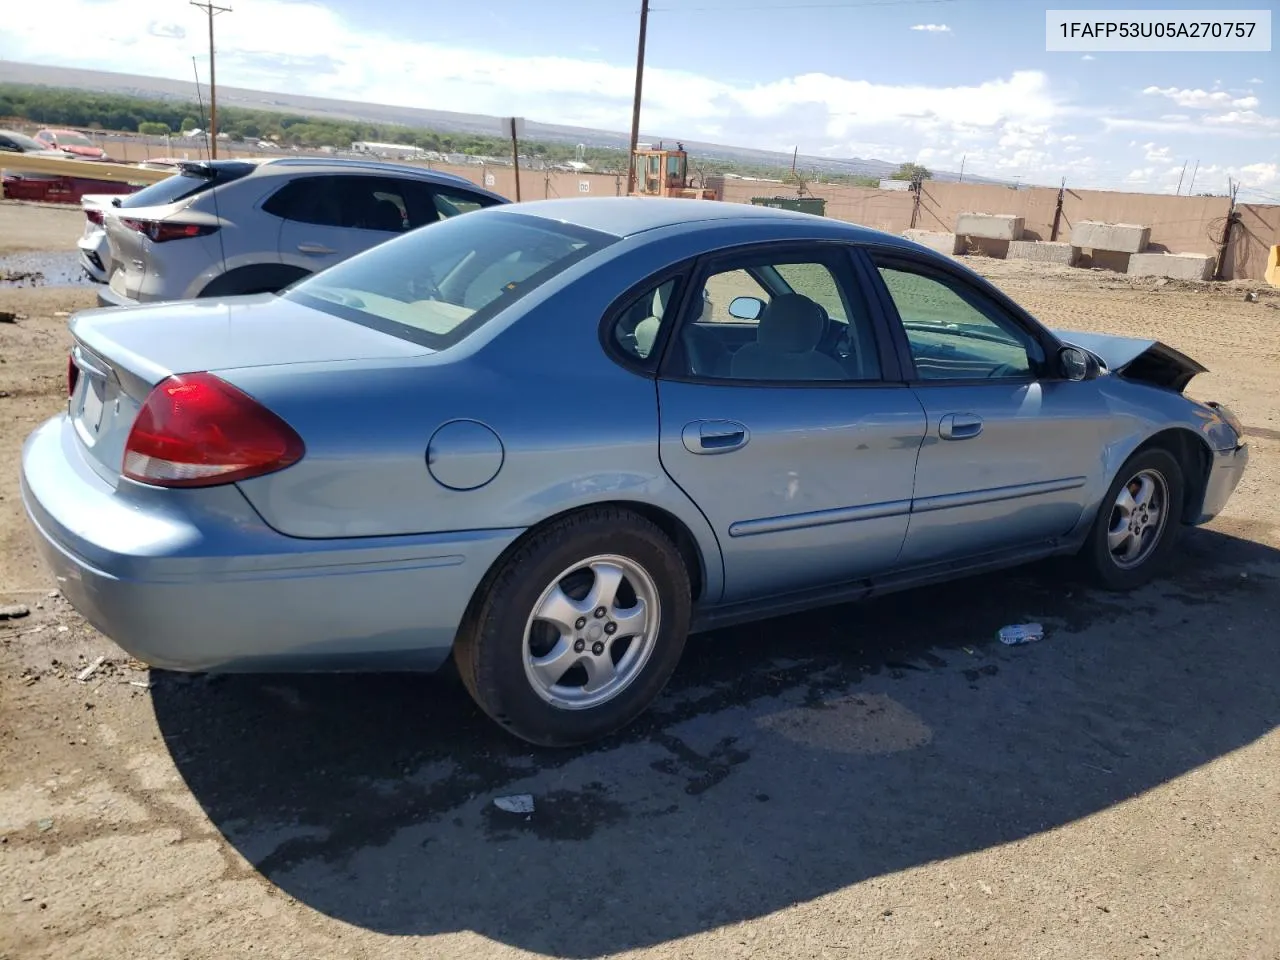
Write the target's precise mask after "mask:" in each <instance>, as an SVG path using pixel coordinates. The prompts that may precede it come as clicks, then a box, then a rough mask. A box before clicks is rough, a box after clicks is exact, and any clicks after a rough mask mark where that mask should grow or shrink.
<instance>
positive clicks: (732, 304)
mask: <svg viewBox="0 0 1280 960" xmlns="http://www.w3.org/2000/svg"><path fill="white" fill-rule="evenodd" d="M852 283H853V281H852V277H851V271H850V268H849V266H848V264H847V262H846V261H845V260H843V259H842V258H840V257H839V256H838V255H834V254H833V255H830V256H828V255H827V254H825V253H824V254H822V255H818V256H814V257H813V258H812V259H806V258H804V257H788V258H778V259H768V258H766V259H760V258H753V259H751V260H750V261H748V262H747V263H744V264H742V265H740V266H739V265H734V264H732V263H725V264H724V266H723V267H720V268H716V269H713V270H712V271H711V272H710V273H709V274H708V276H707V278H706V280H705V282H704V283H703V284H702V285H701V289H699V290H697V291H695V292H694V295H693V297H692V300H691V306H689V307H688V308H687V309H688V315H687V317H686V322H685V323H683V324H682V326H681V330H680V335H679V337H677V340H676V344H677V346H676V349H675V350H674V351H673V352H672V361H671V362H672V367H671V372H672V373H675V374H676V375H678V376H686V377H696V378H700V379H702V378H710V379H715V380H738V381H743V380H745V381H760V380H768V381H778V380H784V381H796V382H805V381H851V380H879V379H880V376H881V371H880V360H879V356H878V355H877V352H876V342H875V334H874V331H873V329H872V326H871V319H870V314H869V312H868V310H867V309H866V307H865V302H864V301H863V299H862V297H861V294H860V292H859V291H857V290H856V289H854V288H853V286H852Z"/></svg>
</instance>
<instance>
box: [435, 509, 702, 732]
mask: <svg viewBox="0 0 1280 960" xmlns="http://www.w3.org/2000/svg"><path fill="white" fill-rule="evenodd" d="M690 608H691V597H690V586H689V572H688V570H687V568H686V566H685V563H684V559H683V558H682V557H681V555H680V551H679V550H678V549H677V548H676V546H675V544H674V543H672V542H671V540H670V539H669V538H668V537H667V536H666V534H664V533H663V532H662V531H661V530H660V529H659V528H658V527H657V526H655V525H654V524H653V523H650V522H649V521H648V520H646V519H644V518H643V517H640V516H638V515H636V514H634V513H632V512H630V511H628V510H622V509H618V508H614V507H597V508H592V509H589V510H585V511H583V512H581V513H578V514H574V515H571V516H568V517H565V518H563V519H561V520H558V521H556V522H554V523H552V524H550V525H549V526H547V527H546V528H544V529H542V530H539V531H538V532H536V533H534V534H533V535H532V536H530V537H529V538H528V540H526V541H525V542H523V543H521V544H520V545H519V546H518V548H517V549H516V550H514V551H512V553H511V554H510V555H509V556H508V557H507V558H506V559H505V560H504V561H502V562H501V563H500V564H499V565H498V566H497V567H496V568H495V570H494V571H492V572H491V573H490V574H489V576H487V577H486V578H485V581H484V583H482V584H481V586H480V589H479V590H478V591H477V596H476V599H475V600H474V601H473V603H472V606H471V609H470V610H469V611H468V615H467V617H466V620H465V622H464V623H463V625H462V628H461V630H460V631H459V635H458V639H457V641H456V643H455V644H454V651H453V658H454V662H455V663H456V665H457V668H458V674H459V676H460V677H461V679H462V682H463V685H464V686H465V687H466V688H467V691H468V692H469V693H470V694H471V696H472V698H473V699H474V700H475V701H476V703H477V704H478V705H479V706H480V708H481V709H482V710H483V711H484V712H485V713H486V714H487V715H488V716H489V717H491V718H492V719H493V720H495V721H497V722H498V723H499V724H501V725H502V726H503V727H505V728H506V729H507V730H509V731H510V732H511V733H513V734H515V735H516V736H517V737H520V738H521V739H523V740H526V741H528V742H530V743H534V744H538V745H540V746H571V745H575V744H581V743H587V742H589V741H592V740H596V739H599V738H600V737H604V736H606V735H608V734H610V733H613V732H615V731H617V730H619V729H621V728H623V727H625V726H626V725H628V724H629V723H631V722H632V721H633V720H635V719H636V718H637V717H638V716H640V714H642V713H643V712H644V711H645V710H647V709H648V708H649V706H650V705H651V704H652V703H653V701H654V700H655V699H657V697H658V695H659V694H660V693H661V692H662V689H663V687H665V686H666V684H667V681H668V680H669V679H670V678H671V675H672V673H674V671H675V668H676V665H677V663H678V662H679V660H680V656H681V654H682V653H683V651H684V643H685V638H686V636H687V634H688V631H689V620H690Z"/></svg>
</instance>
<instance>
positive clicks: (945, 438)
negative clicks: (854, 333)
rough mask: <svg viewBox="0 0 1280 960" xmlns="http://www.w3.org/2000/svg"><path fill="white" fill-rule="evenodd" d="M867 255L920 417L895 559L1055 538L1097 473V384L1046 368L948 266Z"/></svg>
mask: <svg viewBox="0 0 1280 960" xmlns="http://www.w3.org/2000/svg"><path fill="white" fill-rule="evenodd" d="M870 256H871V259H872V260H873V262H874V264H875V268H876V272H877V274H878V275H879V277H880V279H881V281H882V283H883V287H882V290H881V293H882V295H883V296H884V300H885V302H886V305H887V308H888V310H889V312H890V313H891V320H892V321H893V322H895V323H897V324H899V327H898V331H897V332H898V333H899V334H900V335H901V337H900V342H901V343H905V344H906V345H907V346H908V347H909V351H910V358H909V365H910V366H911V367H913V368H914V370H913V372H911V373H909V378H910V380H911V389H912V391H913V392H914V394H915V396H917V397H918V398H919V400H920V403H921V405H922V406H923V407H924V410H925V414H926V416H927V417H928V424H927V428H926V432H925V437H924V442H923V443H922V444H921V446H920V456H919V461H918V464H917V467H916V476H915V493H914V495H913V498H912V509H911V522H910V525H909V527H908V530H907V537H906V543H905V544H904V546H903V550H902V557H901V563H902V565H903V566H918V565H921V564H927V563H931V562H934V561H940V560H948V559H955V558H965V557H972V556H976V555H978V554H982V553H986V552H989V551H997V550H1003V549H1008V548H1017V547H1021V546H1031V545H1033V544H1037V543H1041V542H1044V541H1049V540H1052V539H1054V538H1056V537H1060V536H1062V535H1064V534H1066V533H1067V532H1068V531H1069V530H1070V529H1071V528H1072V527H1073V526H1074V525H1075V523H1076V521H1077V520H1078V519H1079V517H1080V514H1081V511H1082V510H1083V508H1084V493H1085V485H1086V483H1087V481H1088V480H1089V479H1092V477H1093V476H1094V475H1095V474H1096V473H1097V471H1099V470H1100V469H1101V437H1102V422H1103V420H1104V419H1105V418H1106V417H1107V416H1108V410H1107V407H1106V404H1105V402H1104V401H1103V399H1102V397H1101V394H1100V392H1099V389H1098V383H1097V381H1096V380H1094V381H1068V380H1065V379H1063V378H1061V377H1060V376H1058V375H1056V373H1055V372H1054V371H1053V368H1052V364H1051V362H1050V361H1051V359H1052V358H1049V357H1046V355H1045V349H1044V348H1043V347H1042V345H1041V344H1040V342H1039V341H1038V339H1037V338H1036V337H1035V336H1034V335H1033V334H1032V332H1031V331H1030V330H1029V329H1028V328H1027V327H1026V326H1025V325H1023V324H1022V323H1021V322H1020V321H1019V320H1018V318H1016V317H1015V316H1013V314H1012V313H1011V312H1009V311H1008V310H1006V309H1005V308H1004V307H1003V306H1002V305H1001V304H1000V303H999V302H998V301H997V300H996V299H994V298H993V297H991V296H989V295H988V294H987V293H985V292H984V291H982V290H981V289H979V288H978V287H977V286H976V285H974V284H973V283H971V282H970V281H968V280H967V279H964V278H963V277H962V276H960V275H959V274H958V273H956V272H952V271H950V270H946V269H944V268H942V267H940V266H935V265H933V264H931V263H926V262H923V261H922V260H919V259H916V258H914V257H911V256H906V255H899V254H889V253H886V252H879V251H876V252H872V253H871V254H870Z"/></svg>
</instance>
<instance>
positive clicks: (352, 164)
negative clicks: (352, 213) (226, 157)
mask: <svg viewBox="0 0 1280 960" xmlns="http://www.w3.org/2000/svg"><path fill="white" fill-rule="evenodd" d="M237 159H243V160H244V162H246V163H255V164H257V165H258V166H259V167H261V168H262V169H263V170H264V171H266V170H270V171H275V170H298V169H301V168H306V167H316V168H322V169H326V170H352V171H355V170H366V171H369V172H373V173H389V174H392V175H398V176H402V177H418V178H420V179H425V180H447V181H449V182H451V183H459V184H465V185H467V186H469V187H472V188H474V189H477V190H480V191H482V192H491V191H485V190H484V188H483V187H481V186H478V185H477V184H476V183H474V182H472V181H471V180H468V179H467V178H466V177H462V176H459V175H458V174H456V173H446V172H445V171H443V170H432V169H431V168H430V167H415V166H410V165H409V164H407V163H388V162H386V161H382V160H360V159H356V158H353V157H245V158H237Z"/></svg>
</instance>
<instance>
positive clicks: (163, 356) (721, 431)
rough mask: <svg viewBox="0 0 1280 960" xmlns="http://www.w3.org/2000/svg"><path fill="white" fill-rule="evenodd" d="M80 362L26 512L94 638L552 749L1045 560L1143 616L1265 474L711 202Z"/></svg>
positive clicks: (977, 288)
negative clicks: (842, 625)
mask: <svg viewBox="0 0 1280 960" xmlns="http://www.w3.org/2000/svg"><path fill="white" fill-rule="evenodd" d="M71 331H72V333H73V334H74V342H75V345H74V348H73V350H72V353H71V357H70V363H69V365H68V383H67V389H68V401H67V410H66V412H65V413H62V414H59V415H58V416H56V417H55V418H53V419H51V420H49V421H48V422H47V423H45V424H43V425H42V426H40V427H39V428H38V429H36V430H35V431H34V432H33V433H32V435H31V436H30V437H29V438H28V440H27V442H26V446H25V449H24V451H23V459H22V496H23V502H24V504H25V506H26V509H27V512H28V515H29V517H30V519H31V522H32V523H33V524H34V526H35V528H36V530H37V531H38V532H39V535H40V537H39V539H40V541H41V543H42V548H43V552H44V556H45V558H46V560H47V562H48V563H49V565H50V566H51V567H52V569H53V571H54V573H55V574H56V577H57V581H58V585H59V587H60V588H61V590H62V591H63V593H64V595H65V596H66V597H67V599H68V600H70V602H71V603H72V604H74V605H75V607H76V608H77V609H78V610H79V611H80V612H81V613H83V614H84V616H85V617H86V618H88V620H89V621H90V622H91V623H92V624H93V625H94V626H96V627H97V628H98V629H99V630H101V631H102V632H103V633H105V634H107V635H108V636H110V637H111V638H113V639H114V640H116V641H117V642H118V643H119V644H120V645H121V646H122V647H123V648H124V649H126V650H127V651H129V652H130V653H132V654H134V655H135V656H137V657H138V658H140V659H142V660H144V661H146V662H148V663H150V664H153V665H156V666H159V667H163V668H168V669H171V670H186V671H275V670H344V669H356V670H382V669H420V670H432V669H435V668H437V667H438V666H440V665H441V664H442V663H443V662H444V661H445V660H446V659H447V658H448V657H449V655H450V654H451V653H452V655H453V657H454V659H455V661H456V664H457V667H458V670H459V672H460V674H461V676H462V678H463V680H464V682H465V683H466V685H467V687H468V689H469V690H470V691H471V693H472V695H473V696H474V697H475V699H476V701H477V702H478V703H479V704H480V706H481V707H482V708H483V709H484V710H485V711H486V712H487V713H488V715H489V716H491V717H492V718H493V719H494V720H496V721H497V722H498V723H500V724H502V725H503V726H504V727H506V728H507V729H508V730H510V731H511V732H512V733H513V734H515V735H517V736H519V737H523V738H525V739H527V740H529V741H532V742H535V743H540V744H552V745H555V744H572V743H581V742H584V741H588V740H591V739H593V738H597V737H600V736H603V735H605V734H608V733H610V732H611V731H614V730H617V729H618V728H620V727H622V726H623V725H625V724H627V723H628V722H630V721H631V720H633V719H634V718H635V717H636V716H637V715H639V714H640V713H641V712H642V711H644V710H645V709H646V708H647V707H648V706H649V705H650V704H651V703H652V702H653V700H654V698H655V697H657V696H658V694H659V692H660V691H661V690H662V688H663V685H664V684H665V683H666V682H667V680H668V678H669V677H670V676H671V675H672V672H673V671H674V670H675V669H676V665H677V661H678V660H679V658H680V655H681V651H682V649H683V647H684V643H685V637H686V635H687V634H689V633H690V632H693V631H698V630H704V629H707V628H711V627H718V626H722V625H726V624H730V623H734V622H740V621H743V620H749V619H756V618H762V617H770V616H774V615H777V614H781V613H784V612H790V611H796V610H801V609H807V608H811V607H816V606H821V605H825V604H833V603H840V602H844V601H849V600H854V599H858V598H862V597H866V596H868V595H871V594H874V593H878V592H882V591H887V590H894V589H899V588H903V587H912V586H917V585H920V584H924V583H928V582H931V581H937V580H943V579H949V578H953V577H958V576H962V575H966V574H971V573H974V572H977V571H986V570H992V569H995V568H1000V567H1006V566H1011V565H1014V564H1019V563H1023V562H1026V561H1030V560H1033V559H1037V558H1041V557H1046V556H1049V555H1053V554H1069V555H1074V556H1075V557H1077V558H1078V561H1079V562H1080V564H1081V565H1082V566H1083V567H1084V568H1086V569H1087V570H1088V571H1089V572H1091V573H1092V575H1093V576H1094V578H1095V579H1096V580H1097V582H1099V583H1100V584H1101V585H1103V586H1105V587H1110V588H1114V589H1121V590H1124V589H1131V588H1133V587H1135V586H1138V585H1139V584H1142V583H1144V582H1146V581H1147V580H1148V579H1150V578H1151V577H1152V576H1154V575H1156V574H1157V573H1158V572H1159V571H1160V569H1161V567H1162V564H1163V563H1164V561H1166V560H1167V559H1168V557H1169V554H1170V552H1171V550H1172V549H1173V545H1174V539H1175V535H1176V534H1177V533H1178V531H1179V530H1180V528H1182V527H1185V526H1187V525H1192V524H1199V523H1203V522H1205V521H1207V520H1209V519H1210V518H1212V517H1213V516H1215V515H1216V514H1217V513H1218V512H1219V511H1220V510H1222V508H1223V505H1224V504H1225V503H1226V501H1227V499H1228V497H1229V496H1230V495H1231V493H1232V491H1233V490H1234V489H1235V487H1236V484H1237V483H1238V481H1239V479H1240V476H1241V473H1242V471H1243V470H1244V467H1245V463H1246V460H1247V457H1248V450H1247V447H1246V445H1245V443H1244V441H1243V439H1242V436H1241V428H1240V426H1239V424H1238V422H1237V421H1236V419H1235V418H1234V417H1233V416H1232V415H1231V414H1230V412H1229V411H1227V410H1226V409H1225V408H1223V407H1221V406H1219V405H1216V404H1212V403H1200V402H1197V401H1195V400H1192V399H1190V398H1188V397H1186V396H1184V395H1183V390H1184V388H1185V387H1186V385H1187V383H1188V381H1190V380H1191V378H1192V377H1194V376H1195V375H1196V374H1197V373H1199V372H1202V371H1203V368H1202V367H1200V366H1199V365H1198V364H1196V363H1195V362H1194V361H1192V360H1190V359H1188V358H1187V357H1185V356H1183V355H1182V354H1180V353H1178V352H1177V351H1175V350H1173V349H1171V348H1170V347H1168V346H1165V345H1163V344H1161V343H1158V342H1154V341H1149V340H1133V339H1125V338H1119V337H1107V336H1099V335H1085V334H1067V333H1053V332H1050V331H1049V330H1047V329H1045V328H1044V327H1043V326H1041V325H1040V324H1039V323H1037V322H1036V320H1034V319H1033V318H1032V317H1031V316H1029V315H1028V314H1027V313H1026V311H1024V310H1022V309H1021V308H1019V307H1018V306H1017V304H1015V303H1013V302H1012V301H1011V300H1010V299H1009V298H1008V297H1006V296H1005V295H1004V294H1002V293H1001V292H1000V291H999V290H997V289H996V288H995V287H994V286H992V285H991V284H989V283H987V282H986V281H984V280H983V279H981V278H980V277H978V276H977V275H975V274H974V273H973V272H971V271H970V270H968V269H966V268H965V267H964V266H962V265H960V264H959V263H957V262H956V261H954V260H952V259H950V258H948V257H944V256H942V255H939V254H935V253H932V252H931V251H928V250H926V249H924V248H923V247H920V246H917V245H915V244H913V243H910V242H908V241H906V240H903V239H900V238H898V237H894V236H889V235H886V234H883V233H878V232H875V231H871V230H866V229H863V228H860V227H856V226H852V225H850V224H846V223H840V222H838V221H834V220H828V219H824V218H820V217H813V216H808V215H804V214H798V213H788V212H784V211H780V210H772V209H765V208H758V207H752V206H747V205H736V204H728V203H714V202H710V201H706V202H701V201H699V202H694V201H689V200H659V199H651V198H634V199H633V198H612V199H599V200H593V199H581V200H559V201H545V202H534V203H525V204H515V205H506V206H499V207H494V208H491V209H487V210H480V211H475V212H473V213H471V214H469V215H468V216H465V217H457V218H455V219H453V220H448V221H445V222H443V223H439V224H435V225H432V226H429V227H425V228H422V229H420V230H417V231H414V232H411V233H408V234H406V235H404V236H403V237H400V238H398V239H394V240H392V241H389V242H388V243H386V244H383V245H380V246H378V247H376V248H374V249H372V250H370V251H368V252H366V253H363V254H360V255H358V256H356V257H353V258H352V259H350V260H348V261H346V262H344V263H342V264H339V265H337V266H334V267H332V268H330V269H328V270H326V271H324V272H322V273H319V274H316V275H315V276H313V277H311V278H309V279H306V280H304V281H301V282H299V283H298V284H296V285H295V286H293V287H292V288H290V289H288V290H286V291H284V292H283V293H281V294H280V295H262V296H257V297H247V298H230V299H223V300H202V301H197V302H183V303H169V304H156V305H148V306H142V307H133V308H125V309H119V310H90V311H86V312H83V313H80V314H78V315H77V316H76V317H74V318H73V319H72V321H71ZM779 643H783V644H785V638H783V639H780V640H779Z"/></svg>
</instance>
